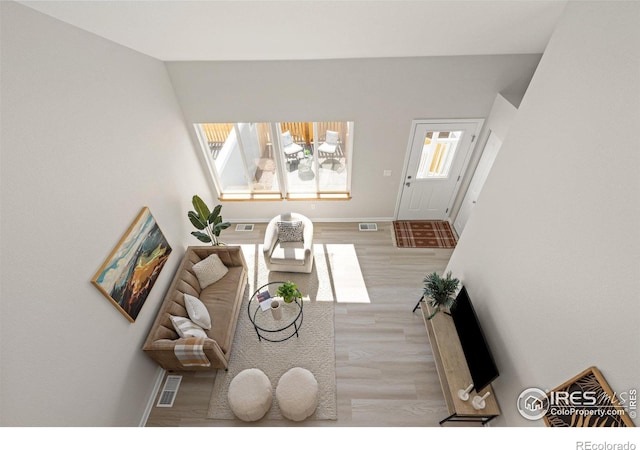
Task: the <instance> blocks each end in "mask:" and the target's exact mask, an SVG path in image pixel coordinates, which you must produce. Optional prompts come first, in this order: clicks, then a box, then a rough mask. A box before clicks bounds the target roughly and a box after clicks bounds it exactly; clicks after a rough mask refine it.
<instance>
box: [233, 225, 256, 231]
mask: <svg viewBox="0 0 640 450" xmlns="http://www.w3.org/2000/svg"><path fill="white" fill-rule="evenodd" d="M236 231H253V224H252V223H239V224H238V225H236Z"/></svg>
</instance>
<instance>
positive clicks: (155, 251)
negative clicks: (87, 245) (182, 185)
mask: <svg viewBox="0 0 640 450" xmlns="http://www.w3.org/2000/svg"><path fill="white" fill-rule="evenodd" d="M170 254H171V246H170V245H169V243H168V242H167V239H166V238H165V236H164V234H162V231H161V230H160V227H159V226H158V224H157V223H156V221H155V219H154V218H153V216H152V215H151V212H150V211H149V208H147V207H144V208H142V210H141V211H140V213H139V214H138V216H137V217H136V218H135V220H134V221H133V223H132V224H131V226H130V227H129V229H128V230H127V231H126V232H125V234H124V236H122V238H121V239H120V241H119V242H118V244H117V245H116V246H115V248H114V249H113V251H112V252H111V254H110V255H109V256H108V257H107V259H106V260H105V262H104V264H102V266H101V267H100V269H98V271H97V272H96V274H95V275H94V276H93V278H92V279H91V283H93V285H94V286H96V287H97V288H98V290H99V291H100V292H101V293H102V294H103V295H104V296H105V297H106V298H107V299H109V301H111V302H112V303H113V304H114V305H115V307H116V308H117V309H118V310H119V311H120V312H121V313H122V314H123V315H124V316H125V317H126V318H127V319H128V320H129V321H130V322H135V320H136V317H138V314H139V313H140V310H141V309H142V306H143V305H144V302H145V301H146V300H147V296H148V295H149V293H150V292H151V289H152V288H153V285H154V284H155V282H156V280H157V279H158V275H160V272H161V271H162V268H163V267H164V265H165V263H166V262H167V259H169V255H170Z"/></svg>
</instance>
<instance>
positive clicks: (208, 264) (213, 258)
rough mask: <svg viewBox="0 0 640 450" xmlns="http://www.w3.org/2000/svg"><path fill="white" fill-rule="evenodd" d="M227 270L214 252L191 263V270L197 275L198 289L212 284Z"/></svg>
mask: <svg viewBox="0 0 640 450" xmlns="http://www.w3.org/2000/svg"><path fill="white" fill-rule="evenodd" d="M228 271H229V269H227V266H225V265H224V263H223V262H222V261H221V260H220V257H219V256H218V255H216V254H215V253H214V254H213V255H210V256H207V257H206V258H205V259H203V260H202V261H200V262H199V263H196V264H194V265H193V272H194V273H195V274H196V277H198V281H199V282H200V289H204V288H206V287H207V286H209V285H212V284H213V283H215V282H216V281H218V280H219V279H220V278H222V277H223V276H225V275H226V274H227V272H228Z"/></svg>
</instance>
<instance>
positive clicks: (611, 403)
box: [543, 366, 635, 427]
mask: <svg viewBox="0 0 640 450" xmlns="http://www.w3.org/2000/svg"><path fill="white" fill-rule="evenodd" d="M558 393H563V394H564V395H558ZM586 393H588V395H587V394H586ZM551 394H553V395H554V396H555V399H556V400H555V402H552V403H555V404H556V405H557V406H559V408H557V409H558V410H561V411H562V410H566V412H562V413H555V414H554V413H552V412H551V411H549V412H547V414H545V416H544V417H543V418H544V422H545V425H546V426H547V427H634V426H635V425H634V423H633V421H632V420H631V418H630V417H629V414H628V413H627V411H626V410H625V408H624V407H623V406H622V402H624V400H625V397H626V395H625V396H622V395H621V394H622V393H621V392H617V393H616V392H614V391H613V390H612V389H611V387H610V386H609V383H607V380H605V378H604V376H603V375H602V373H600V371H599V370H598V368H597V367H595V366H592V367H589V368H588V369H586V370H584V371H582V372H581V373H579V374H578V375H576V376H575V377H573V378H571V379H570V380H568V381H566V382H564V383H562V384H561V385H560V386H558V387H557V388H555V389H553V390H552V391H550V392H549V393H548V394H547V398H549V397H550V396H551ZM625 394H626V393H625ZM568 398H570V399H577V401H580V400H581V399H582V400H587V401H585V402H584V403H585V404H590V403H592V402H593V401H589V400H590V399H594V400H595V405H590V406H579V407H576V406H575V405H574V404H573V403H572V402H571V401H570V400H568V401H566V400H564V399H568ZM558 399H563V400H558ZM621 400H622V401H621ZM626 400H628V398H627V399H626ZM558 404H559V405H558ZM563 406H564V408H563ZM572 407H573V410H572ZM600 411H604V412H605V414H595V413H597V412H600ZM609 411H611V413H608V414H607V412H609ZM613 412H615V413H613Z"/></svg>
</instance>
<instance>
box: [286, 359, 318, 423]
mask: <svg viewBox="0 0 640 450" xmlns="http://www.w3.org/2000/svg"><path fill="white" fill-rule="evenodd" d="M276 400H278V405H279V406H280V411H282V415H283V416H285V417H286V418H287V419H290V420H295V421H296V422H298V421H301V420H304V419H306V418H307V417H309V416H310V415H311V414H313V413H314V411H315V410H316V408H317V407H318V382H317V381H316V378H315V377H314V376H313V374H312V373H311V372H309V371H308V370H307V369H303V368H302V367H294V368H293V369H289V370H288V371H287V372H286V373H285V374H284V375H282V376H281V377H280V380H279V381H278V386H277V387H276Z"/></svg>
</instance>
